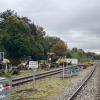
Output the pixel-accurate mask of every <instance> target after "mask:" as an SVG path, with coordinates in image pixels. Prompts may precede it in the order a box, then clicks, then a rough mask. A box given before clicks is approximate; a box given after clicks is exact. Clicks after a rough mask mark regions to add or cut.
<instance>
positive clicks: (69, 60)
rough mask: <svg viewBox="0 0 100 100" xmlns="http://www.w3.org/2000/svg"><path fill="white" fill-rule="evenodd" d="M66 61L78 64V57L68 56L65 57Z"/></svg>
mask: <svg viewBox="0 0 100 100" xmlns="http://www.w3.org/2000/svg"><path fill="white" fill-rule="evenodd" d="M67 63H71V64H76V65H77V64H78V59H75V58H68V59H67Z"/></svg>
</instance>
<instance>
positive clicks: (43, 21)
mask: <svg viewBox="0 0 100 100" xmlns="http://www.w3.org/2000/svg"><path fill="white" fill-rule="evenodd" d="M6 9H12V10H15V11H16V12H17V13H18V14H19V15H20V16H27V17H29V18H30V19H31V20H32V21H34V23H35V24H37V25H40V26H42V27H44V29H45V31H46V32H47V33H48V35H52V36H58V37H60V38H62V39H63V40H64V41H65V42H67V44H68V46H69V48H72V47H77V48H83V49H84V50H86V51H95V52H100V46H99V44H100V0H0V12H1V11H5V10H6Z"/></svg>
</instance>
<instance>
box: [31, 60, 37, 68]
mask: <svg viewBox="0 0 100 100" xmlns="http://www.w3.org/2000/svg"><path fill="white" fill-rule="evenodd" d="M29 68H32V69H34V68H38V61H29Z"/></svg>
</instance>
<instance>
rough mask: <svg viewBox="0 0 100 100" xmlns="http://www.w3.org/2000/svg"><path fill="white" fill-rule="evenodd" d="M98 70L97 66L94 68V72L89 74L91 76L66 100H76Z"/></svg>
mask: <svg viewBox="0 0 100 100" xmlns="http://www.w3.org/2000/svg"><path fill="white" fill-rule="evenodd" d="M95 69H96V66H94V68H93V70H92V71H91V72H90V73H89V75H88V76H87V77H86V78H85V79H84V80H83V81H82V83H81V85H80V86H79V87H78V88H77V89H76V90H75V91H74V93H73V94H72V95H71V96H70V97H69V98H68V99H66V100H74V99H75V98H76V96H77V95H78V94H79V93H80V91H81V89H82V88H83V87H84V86H85V84H86V83H87V82H88V81H89V79H90V78H91V77H92V75H93V73H94V71H95Z"/></svg>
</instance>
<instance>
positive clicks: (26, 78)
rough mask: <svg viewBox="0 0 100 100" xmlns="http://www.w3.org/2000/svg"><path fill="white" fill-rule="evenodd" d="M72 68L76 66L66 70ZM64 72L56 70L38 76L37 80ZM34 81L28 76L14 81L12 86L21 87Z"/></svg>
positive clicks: (36, 76)
mask: <svg viewBox="0 0 100 100" xmlns="http://www.w3.org/2000/svg"><path fill="white" fill-rule="evenodd" d="M72 67H74V66H71V67H68V68H65V70H68V69H69V68H72ZM62 71H63V69H62V68H60V69H57V70H54V71H49V72H44V73H41V74H36V75H35V79H36V80H38V79H41V78H44V77H47V76H51V75H55V74H58V73H61V72H62ZM32 80H33V76H27V77H23V78H18V79H13V80H12V86H13V87H15V86H18V85H21V84H23V83H27V82H30V81H32Z"/></svg>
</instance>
